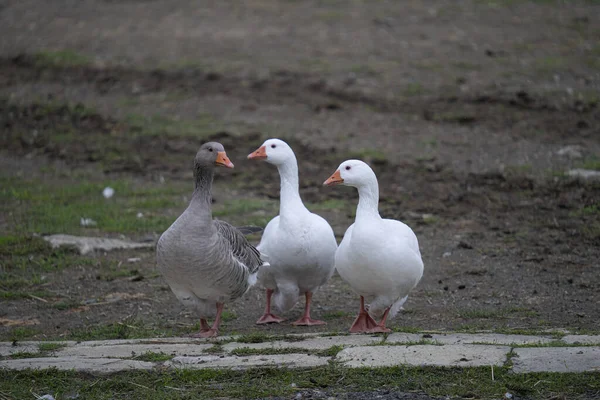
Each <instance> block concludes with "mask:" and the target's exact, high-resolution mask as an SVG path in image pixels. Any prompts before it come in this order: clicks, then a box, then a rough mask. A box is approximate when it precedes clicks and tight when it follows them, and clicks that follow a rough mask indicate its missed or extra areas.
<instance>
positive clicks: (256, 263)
mask: <svg viewBox="0 0 600 400" xmlns="http://www.w3.org/2000/svg"><path fill="white" fill-rule="evenodd" d="M214 224H215V226H216V227H217V231H218V232H219V235H220V236H221V237H222V238H223V239H224V240H225V241H226V242H227V243H229V247H230V250H231V252H232V254H233V256H234V257H235V258H236V259H237V260H238V261H239V262H240V263H242V264H244V265H245V266H246V267H247V268H248V271H249V272H250V273H251V274H253V273H255V272H257V271H258V268H259V267H260V266H261V265H263V263H264V262H263V261H262V260H261V258H260V252H259V251H258V250H257V249H256V247H254V246H252V245H251V244H250V243H249V242H248V240H246V237H245V236H244V233H242V231H240V230H239V229H238V228H236V227H235V226H233V225H230V224H228V223H227V222H225V221H220V220H217V219H216V220H214Z"/></svg>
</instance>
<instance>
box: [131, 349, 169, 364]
mask: <svg viewBox="0 0 600 400" xmlns="http://www.w3.org/2000/svg"><path fill="white" fill-rule="evenodd" d="M133 358H134V359H135V360H139V361H150V362H152V361H168V360H170V359H172V358H173V355H169V354H165V353H163V352H162V351H161V352H160V353H155V352H153V351H147V352H145V353H144V354H140V355H139V356H136V357H133Z"/></svg>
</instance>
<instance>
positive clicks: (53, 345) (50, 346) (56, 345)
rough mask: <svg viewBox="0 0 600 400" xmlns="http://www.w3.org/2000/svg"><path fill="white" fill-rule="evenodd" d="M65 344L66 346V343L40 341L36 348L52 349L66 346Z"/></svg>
mask: <svg viewBox="0 0 600 400" xmlns="http://www.w3.org/2000/svg"><path fill="white" fill-rule="evenodd" d="M66 346H67V344H66V343H60V342H48V343H40V344H39V345H38V349H39V351H54V350H58V349H62V348H63V347H66Z"/></svg>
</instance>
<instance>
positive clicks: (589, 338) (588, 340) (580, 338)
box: [561, 335, 600, 345]
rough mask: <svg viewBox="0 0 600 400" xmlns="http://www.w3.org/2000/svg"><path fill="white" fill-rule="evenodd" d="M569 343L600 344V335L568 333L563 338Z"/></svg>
mask: <svg viewBox="0 0 600 400" xmlns="http://www.w3.org/2000/svg"><path fill="white" fill-rule="evenodd" d="M561 340H562V341H563V342H565V343H567V344H597V345H600V335H567V336H565V337H563V338H562V339H561Z"/></svg>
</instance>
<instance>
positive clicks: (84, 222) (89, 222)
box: [79, 217, 98, 226]
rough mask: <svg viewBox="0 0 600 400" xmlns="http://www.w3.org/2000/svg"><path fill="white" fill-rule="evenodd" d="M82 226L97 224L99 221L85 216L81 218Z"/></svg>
mask: <svg viewBox="0 0 600 400" xmlns="http://www.w3.org/2000/svg"><path fill="white" fill-rule="evenodd" d="M79 224H80V225H81V226H96V225H97V224H98V223H97V222H96V221H94V220H93V219H91V218H83V217H81V219H80V220H79Z"/></svg>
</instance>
